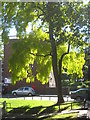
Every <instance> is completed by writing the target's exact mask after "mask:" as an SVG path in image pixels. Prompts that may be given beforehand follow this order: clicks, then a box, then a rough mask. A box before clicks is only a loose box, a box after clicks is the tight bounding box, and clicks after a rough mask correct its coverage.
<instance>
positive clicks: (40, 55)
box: [30, 52, 52, 57]
mask: <svg viewBox="0 0 90 120" xmlns="http://www.w3.org/2000/svg"><path fill="white" fill-rule="evenodd" d="M30 54H31V55H34V56H39V57H47V56H52V54H51V52H50V53H49V54H46V55H42V54H34V53H30Z"/></svg>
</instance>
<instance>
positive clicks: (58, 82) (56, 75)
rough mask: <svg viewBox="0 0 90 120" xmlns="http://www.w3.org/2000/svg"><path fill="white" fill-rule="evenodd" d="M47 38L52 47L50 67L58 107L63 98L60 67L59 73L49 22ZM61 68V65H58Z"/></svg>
mask: <svg viewBox="0 0 90 120" xmlns="http://www.w3.org/2000/svg"><path fill="white" fill-rule="evenodd" d="M49 38H50V41H51V47H52V66H53V73H54V78H55V82H56V88H57V94H58V101H57V104H59V105H60V103H62V102H63V96H62V84H61V67H60V70H59V71H60V72H59V71H58V68H57V49H56V45H55V39H54V38H53V24H52V22H51V21H50V23H49ZM60 66H61V64H60Z"/></svg>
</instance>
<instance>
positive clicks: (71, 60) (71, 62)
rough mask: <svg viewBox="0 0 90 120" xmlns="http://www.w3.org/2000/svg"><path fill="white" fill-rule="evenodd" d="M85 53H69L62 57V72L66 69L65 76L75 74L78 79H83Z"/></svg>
mask: <svg viewBox="0 0 90 120" xmlns="http://www.w3.org/2000/svg"><path fill="white" fill-rule="evenodd" d="M84 58H85V53H84V52H80V53H77V52H70V53H69V54H68V55H66V56H65V57H64V60H63V65H62V66H63V67H62V68H63V70H64V69H67V74H68V75H69V74H74V73H76V74H77V75H78V77H79V78H80V77H81V78H82V77H83V72H82V69H83V65H84V64H85V59H84Z"/></svg>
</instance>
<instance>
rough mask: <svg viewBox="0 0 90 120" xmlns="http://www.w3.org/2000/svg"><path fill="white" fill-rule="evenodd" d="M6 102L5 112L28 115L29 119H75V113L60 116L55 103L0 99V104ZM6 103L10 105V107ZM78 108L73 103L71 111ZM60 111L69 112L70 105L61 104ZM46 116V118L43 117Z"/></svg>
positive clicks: (78, 106) (76, 104) (77, 104)
mask: <svg viewBox="0 0 90 120" xmlns="http://www.w3.org/2000/svg"><path fill="white" fill-rule="evenodd" d="M3 101H6V103H7V112H8V113H9V114H12V115H15V114H19V115H30V116H31V117H37V118H43V119H45V120H46V119H47V120H49V119H55V118H56V119H58V118H77V113H72V114H61V113H59V112H58V111H59V106H55V103H56V102H55V101H43V100H20V99H3V98H0V102H3ZM8 103H11V107H10V105H9V104H8ZM78 108H80V104H79V103H73V109H78ZM60 109H61V111H63V110H70V109H71V104H70V102H68V103H63V104H62V105H61V106H60ZM45 116H47V117H45Z"/></svg>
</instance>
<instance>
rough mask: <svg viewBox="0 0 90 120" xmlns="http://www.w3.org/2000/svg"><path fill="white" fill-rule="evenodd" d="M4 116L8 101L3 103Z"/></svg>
mask: <svg viewBox="0 0 90 120" xmlns="http://www.w3.org/2000/svg"><path fill="white" fill-rule="evenodd" d="M2 110H3V114H6V101H4V102H3V108H2Z"/></svg>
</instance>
